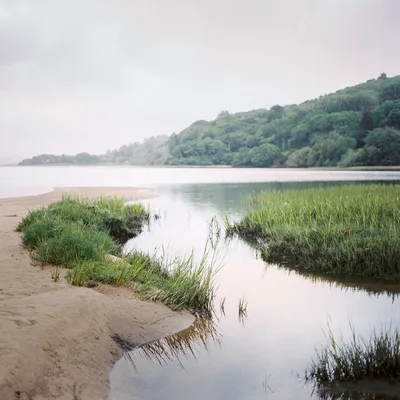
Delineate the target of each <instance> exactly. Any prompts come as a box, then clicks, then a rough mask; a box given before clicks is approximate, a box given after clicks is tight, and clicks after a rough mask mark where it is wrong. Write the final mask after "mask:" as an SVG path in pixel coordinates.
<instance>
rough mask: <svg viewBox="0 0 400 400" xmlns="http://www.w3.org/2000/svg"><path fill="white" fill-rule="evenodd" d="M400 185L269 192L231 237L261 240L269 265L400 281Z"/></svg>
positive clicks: (231, 227)
mask: <svg viewBox="0 0 400 400" xmlns="http://www.w3.org/2000/svg"><path fill="white" fill-rule="evenodd" d="M399 199H400V187H399V186H389V185H364V186H362V185H352V186H339V187H330V188H323V189H308V190H287V191H282V192H265V193H262V194H261V195H258V196H256V197H254V198H253V200H252V204H253V207H254V208H253V210H250V211H249V212H248V213H247V214H246V215H245V216H244V217H243V218H242V220H241V221H240V222H239V223H233V224H226V225H227V233H228V234H239V235H240V236H241V237H243V238H245V239H246V240H252V241H254V240H255V241H258V242H259V243H260V248H261V250H262V257H263V259H264V261H266V262H276V263H279V264H282V265H291V266H293V267H294V268H296V269H299V270H304V271H307V272H313V273H319V274H325V275H350V276H364V277H372V278H378V279H384V280H388V281H394V280H399V279H400V246H398V239H397V238H398V236H399V226H400V201H399Z"/></svg>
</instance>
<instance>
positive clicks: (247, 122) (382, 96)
mask: <svg viewBox="0 0 400 400" xmlns="http://www.w3.org/2000/svg"><path fill="white" fill-rule="evenodd" d="M51 163H63V164H65V163H70V164H98V163H107V164H123V163H125V164H132V165H164V164H169V165H232V166H237V167H312V166H352V165H371V166H373V165H399V164H400V76H397V77H394V78H388V77H387V76H386V74H384V73H382V74H381V75H380V76H379V78H378V79H372V80H369V81H368V82H365V83H363V84H360V85H357V86H353V87H349V88H346V89H343V90H340V91H338V92H336V93H332V94H329V95H325V96H320V97H319V98H318V99H314V100H310V101H306V102H305V103H302V104H299V105H289V106H284V107H283V106H280V105H274V106H273V107H271V108H270V109H260V110H254V111H250V112H242V113H236V114H230V113H229V112H228V111H222V112H221V113H220V114H219V115H218V117H217V118H216V119H215V120H213V121H203V120H201V121H197V122H195V123H194V124H192V125H191V126H189V127H188V128H186V129H185V130H183V131H182V132H180V133H179V134H172V135H171V136H170V137H167V136H159V137H152V138H150V139H146V140H145V141H144V142H142V143H134V144H130V145H126V146H122V147H121V148H119V149H118V150H114V151H108V152H107V153H106V154H104V155H100V156H93V155H90V154H87V153H81V154H78V155H76V156H65V155H62V156H52V155H41V156H37V157H33V158H32V159H28V160H24V161H23V162H22V163H21V164H23V165H31V164H51Z"/></svg>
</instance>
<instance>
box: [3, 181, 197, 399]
mask: <svg viewBox="0 0 400 400" xmlns="http://www.w3.org/2000/svg"><path fill="white" fill-rule="evenodd" d="M64 192H67V193H73V194H76V195H83V196H88V197H96V196H100V195H118V196H123V197H125V198H126V199H127V200H135V199H143V198H148V197H151V196H152V193H151V192H149V191H146V189H140V188H136V189H132V188H79V189H77V188H76V189H73V188H68V189H62V190H61V189H55V190H54V191H53V192H50V193H47V194H44V195H39V196H30V197H21V198H7V199H0V321H1V322H0V399H1V400H3V399H4V400H13V399H31V400H50V399H60V400H76V399H79V400H81V399H82V400H89V399H90V400H91V399H108V398H109V376H108V374H109V369H110V367H111V366H112V364H113V362H114V361H115V360H116V359H117V358H118V357H120V356H121V354H122V348H123V347H124V346H126V345H129V346H135V345H141V344H143V343H145V342H148V341H151V340H155V339H158V338H161V337H164V336H166V335H168V334H172V333H174V332H177V331H179V330H182V329H184V328H186V327H187V326H189V325H190V324H191V323H192V322H193V317H192V316H191V315H190V314H188V313H175V312H172V311H171V310H170V309H168V308H167V307H164V306H162V305H159V304H154V303H151V302H143V301H140V300H138V299H136V298H135V296H134V295H133V293H131V292H130V291H128V290H124V289H122V288H110V287H104V286H102V287H99V288H97V290H92V289H87V288H77V287H71V286H69V285H68V284H67V283H66V282H65V281H64V280H63V279H61V280H60V281H59V282H57V283H55V282H53V281H52V279H51V276H50V269H49V268H45V269H42V268H40V267H39V266H35V265H34V264H33V262H32V260H31V259H30V256H29V254H28V252H27V251H25V250H24V249H22V248H21V245H20V237H19V234H18V233H16V232H15V231H14V229H15V226H16V224H17V222H18V221H19V220H20V218H21V217H22V216H23V215H24V214H25V213H26V212H27V211H28V210H29V209H31V208H34V207H37V206H40V205H47V204H50V203H51V202H53V201H57V200H58V199H60V198H61V196H62V193H64Z"/></svg>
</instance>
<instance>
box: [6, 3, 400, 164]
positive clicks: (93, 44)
mask: <svg viewBox="0 0 400 400" xmlns="http://www.w3.org/2000/svg"><path fill="white" fill-rule="evenodd" d="M398 15H400V1H399V0H79V1H78V0H0V163H8V162H17V161H19V160H20V159H22V158H24V157H30V156H33V155H36V154H40V153H54V154H61V153H66V154H75V153H77V152H81V151H88V152H91V153H103V152H105V151H106V150H107V149H114V148H118V147H119V146H121V145H122V144H127V143H131V142H135V141H140V140H142V139H143V138H145V137H149V136H153V135H161V134H167V135H169V134H171V133H174V132H176V133H178V132H180V131H181V130H183V129H184V128H185V127H187V126H188V125H190V124H191V123H193V122H195V121H197V120H200V119H207V120H209V119H213V118H215V117H216V116H217V115H218V113H219V112H220V111H222V110H228V111H229V112H238V111H246V110H251V109H257V108H268V107H271V106H273V105H274V104H281V105H285V104H293V103H298V102H301V101H305V100H307V99H310V98H315V97H318V96H319V95H321V94H326V93H329V92H332V91H335V90H338V89H341V88H343V87H346V86H350V85H353V84H357V83H360V82H363V81H366V80H368V79H371V78H375V77H378V76H379V75H380V73H382V72H385V73H387V75H388V76H393V75H398V74H400V52H399V51H398V38H399V37H400V25H399V24H398Z"/></svg>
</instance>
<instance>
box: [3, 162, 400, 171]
mask: <svg viewBox="0 0 400 400" xmlns="http://www.w3.org/2000/svg"><path fill="white" fill-rule="evenodd" d="M1 167H21V168H26V167H28V168H29V167H34V168H36V167H82V168H87V167H113V168H151V169H153V168H166V169H168V168H182V169H190V168H201V169H215V168H217V169H231V168H234V169H265V170H269V169H274V170H275V169H279V170H280V169H293V170H310V171H315V170H321V171H400V165H393V166H385V165H377V166H359V167H308V168H299V167H297V168H296V167H294V168H290V167H259V168H256V167H233V166H232V165H128V164H86V165H84V164H35V165H18V164H0V168H1Z"/></svg>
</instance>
